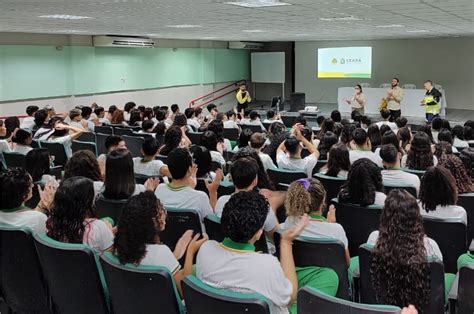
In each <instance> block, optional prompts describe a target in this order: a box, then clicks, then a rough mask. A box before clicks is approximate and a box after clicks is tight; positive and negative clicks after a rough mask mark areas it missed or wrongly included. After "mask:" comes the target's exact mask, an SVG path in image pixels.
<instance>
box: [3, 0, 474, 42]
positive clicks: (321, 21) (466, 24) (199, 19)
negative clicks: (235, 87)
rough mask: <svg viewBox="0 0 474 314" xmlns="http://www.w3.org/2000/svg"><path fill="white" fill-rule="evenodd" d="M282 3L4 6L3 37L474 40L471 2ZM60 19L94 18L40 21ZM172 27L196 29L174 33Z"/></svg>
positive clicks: (41, 0) (141, 0) (17, 1)
mask: <svg viewBox="0 0 474 314" xmlns="http://www.w3.org/2000/svg"><path fill="white" fill-rule="evenodd" d="M226 1H230V0H226ZM284 2H287V3H291V4H292V5H289V6H278V7H262V8H243V7H237V6H233V5H229V4H225V3H223V1H213V0H187V1H183V0H156V1H151V0H116V1H109V0H103V1H85V0H56V1H46V0H29V1H23V0H10V1H6V0H0V32H25V33H56V34H77V35H98V34H115V35H141V36H149V37H156V38H174V39H201V40H247V41H307V40H364V39H390V38H421V37H452V36H474V0H286V1H284ZM55 14H61V15H64V14H67V15H75V16H85V17H89V18H86V19H77V20H64V19H49V18H40V17H39V16H43V15H55ZM175 25H181V26H182V25H184V26H186V25H188V26H189V25H194V26H196V27H193V28H176V27H170V26H175Z"/></svg>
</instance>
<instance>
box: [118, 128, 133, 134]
mask: <svg viewBox="0 0 474 314" xmlns="http://www.w3.org/2000/svg"><path fill="white" fill-rule="evenodd" d="M114 134H115V135H121V136H124V135H127V136H133V130H132V129H130V128H127V127H124V128H118V127H117V128H114Z"/></svg>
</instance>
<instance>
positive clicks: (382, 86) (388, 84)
mask: <svg viewBox="0 0 474 314" xmlns="http://www.w3.org/2000/svg"><path fill="white" fill-rule="evenodd" d="M390 86H392V85H391V84H390V83H383V84H380V85H379V87H380V88H390Z"/></svg>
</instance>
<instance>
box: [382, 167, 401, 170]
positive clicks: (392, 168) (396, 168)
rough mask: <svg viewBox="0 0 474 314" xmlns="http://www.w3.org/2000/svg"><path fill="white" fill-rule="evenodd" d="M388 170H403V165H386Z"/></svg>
mask: <svg viewBox="0 0 474 314" xmlns="http://www.w3.org/2000/svg"><path fill="white" fill-rule="evenodd" d="M386 168H387V170H402V167H386Z"/></svg>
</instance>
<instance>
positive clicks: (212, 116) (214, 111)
mask: <svg viewBox="0 0 474 314" xmlns="http://www.w3.org/2000/svg"><path fill="white" fill-rule="evenodd" d="M206 109H207V111H208V112H209V115H208V116H207V117H206V119H207V122H211V121H212V120H214V119H215V118H216V116H217V114H218V113H219V109H217V106H216V105H214V104H209V105H207V106H206Z"/></svg>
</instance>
